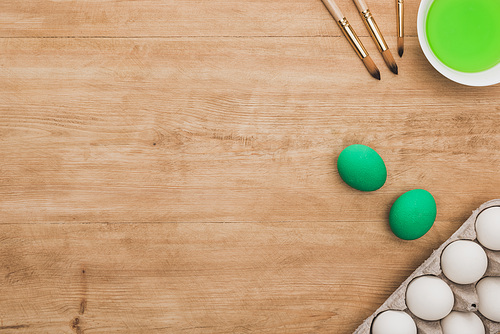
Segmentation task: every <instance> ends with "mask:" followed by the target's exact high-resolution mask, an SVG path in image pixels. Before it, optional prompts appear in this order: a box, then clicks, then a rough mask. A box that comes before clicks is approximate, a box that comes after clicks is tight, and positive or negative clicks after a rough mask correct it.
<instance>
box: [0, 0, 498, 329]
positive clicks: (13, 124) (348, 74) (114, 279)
mask: <svg viewBox="0 0 500 334" xmlns="http://www.w3.org/2000/svg"><path fill="white" fill-rule="evenodd" d="M369 4H371V10H372V13H373V14H374V15H375V17H376V18H377V21H378V23H379V26H380V27H381V30H382V32H384V34H385V37H386V40H387V42H388V43H389V45H390V46H391V47H392V49H393V54H394V55H395V56H396V50H395V46H396V37H395V36H396V26H395V20H396V14H395V3H394V1H377V2H375V1H372V2H371V3H369ZM339 6H340V7H342V9H343V10H344V12H345V14H346V16H348V18H349V19H350V21H351V23H352V25H353V26H354V28H355V29H356V30H357V31H358V33H359V35H360V36H361V39H362V41H363V42H364V43H365V45H366V47H367V49H368V51H369V52H370V53H371V55H372V58H373V59H374V61H375V63H376V64H377V65H378V67H379V68H380V71H381V75H382V80H381V81H380V82H379V81H377V80H374V79H372V78H371V77H370V76H369V74H368V73H367V71H366V70H365V68H364V67H363V65H362V63H361V61H360V60H359V59H357V57H356V56H355V54H354V52H353V50H352V49H351V47H350V46H349V44H348V43H347V41H346V40H345V39H344V37H343V36H341V35H340V30H339V29H338V27H337V26H336V24H335V23H334V21H333V20H332V18H331V17H330V15H329V14H328V12H327V10H326V9H325V7H324V6H323V4H322V3H321V1H320V0H234V1H224V0H211V1H208V0H202V1H190V0H147V1H132V0H99V1H98V0H58V1H56V0H30V1H25V0H3V1H1V3H0V156H1V160H0V223H1V225H0V296H1V297H0V333H51V334H52V333H82V334H83V333H85V334H91V333H149V334H151V333H250V332H254V333H336V334H338V333H341V334H342V333H352V332H353V331H354V329H355V328H356V327H357V326H358V325H359V324H360V323H361V322H362V320H363V319H364V318H365V317H367V316H368V315H370V314H371V313H372V312H373V311H374V310H375V309H376V308H377V307H378V306H379V305H380V304H381V303H382V302H383V301H384V300H385V299H386V298H387V297H388V296H389V295H390V294H391V292H392V291H393V290H394V289H395V288H396V287H397V286H399V284H400V283H401V282H402V281H403V280H404V279H405V278H406V277H407V276H408V275H409V274H410V273H411V272H412V271H413V270H414V269H415V268H416V267H417V266H418V265H419V264H420V263H421V262H422V261H423V260H424V259H425V258H427V257H428V256H429V255H430V253H431V252H432V250H433V249H434V248H436V247H438V246H439V245H440V244H441V243H442V242H443V241H444V240H446V239H447V238H448V237H449V236H450V235H451V234H452V233H453V232H454V231H455V230H456V229H457V228H458V227H459V226H460V225H461V224H462V222H463V221H464V220H465V219H466V218H467V217H468V216H469V214H470V213H471V211H472V210H473V209H475V208H476V207H478V206H479V205H480V204H481V203H483V202H485V201H487V200H490V199H493V198H497V197H500V150H499V147H500V126H499V121H500V119H499V118H500V117H499V116H500V85H496V86H490V87H483V88H472V87H466V86H461V85H459V84H455V83H453V82H451V81H449V80H447V79H445V78H444V77H443V76H441V75H440V74H439V73H437V72H436V71H435V70H433V68H432V67H431V66H430V64H429V63H428V62H427V61H426V59H425V57H424V55H423V54H422V52H421V50H420V47H419V45H418V41H417V37H416V11H417V7H418V1H417V0H407V4H406V48H405V53H404V56H403V58H402V59H400V58H399V57H396V60H397V62H398V65H399V71H400V74H399V75H398V76H395V75H393V74H392V73H390V72H389V69H388V68H387V67H385V66H384V63H383V61H382V58H381V56H380V54H378V53H377V52H376V48H375V45H374V44H373V43H372V41H371V40H370V38H369V37H368V33H367V31H366V29H365V28H364V26H363V25H362V22H361V20H360V19H359V16H358V14H357V13H356V9H355V6H354V3H352V2H350V1H348V0H342V1H339ZM354 143H361V144H366V145H369V146H371V147H373V148H374V149H376V150H377V151H378V152H379V153H380V154H381V156H382V157H383V158H384V160H385V162H386V164H387V168H388V175H389V176H388V180H387V182H386V184H385V186H384V187H383V188H382V189H380V190H378V191H376V192H373V193H362V192H359V191H356V190H354V189H351V188H349V187H348V186H347V185H345V184H344V183H343V182H342V181H341V179H340V177H339V175H338V173H337V171H336V157H337V156H338V154H339V153H340V151H341V150H342V149H343V148H344V147H346V146H347V145H350V144H354ZM413 188H425V189H427V190H429V191H430V192H431V193H432V194H433V195H434V196H435V198H436V201H437V203H438V217H437V220H436V223H435V225H434V227H433V228H432V229H431V230H430V232H429V233H428V234H426V235H425V236H424V237H423V238H421V239H419V240H416V241H411V242H407V241H402V240H399V239H398V238H396V237H395V236H394V235H393V234H392V233H391V231H390V229H389V227H388V222H387V216H388V211H389V208H390V206H391V204H392V202H393V201H394V200H395V199H396V198H397V197H398V196H399V195H400V194H402V193H403V192H405V191H407V190H410V189H413Z"/></svg>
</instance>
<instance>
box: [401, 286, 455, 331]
mask: <svg viewBox="0 0 500 334" xmlns="http://www.w3.org/2000/svg"><path fill="white" fill-rule="evenodd" d="M454 302H455V298H454V296H453V291H451V288H450V287H449V286H448V284H446V283H445V282H444V281H443V280H442V279H440V278H438V277H435V276H420V277H417V278H415V279H414V280H413V281H411V282H410V284H408V288H407V289H406V305H407V306H408V309H409V310H410V311H411V313H413V314H414V315H416V316H417V317H419V318H420V319H423V320H429V321H434V320H441V319H443V318H444V317H446V316H447V315H448V314H449V313H450V312H451V309H452V308H453V303H454Z"/></svg>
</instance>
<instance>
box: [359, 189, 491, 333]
mask: <svg viewBox="0 0 500 334" xmlns="http://www.w3.org/2000/svg"><path fill="white" fill-rule="evenodd" d="M488 209H492V210H490V211H488V212H489V214H490V216H491V213H493V212H494V213H495V215H496V216H495V217H494V220H495V223H496V226H495V227H494V228H495V229H496V230H494V232H495V233H490V236H489V238H490V239H491V238H494V239H495V240H493V242H496V243H497V245H498V243H499V242H500V239H499V238H498V234H497V233H498V232H499V231H500V199H495V200H492V201H489V202H486V203H484V204H482V205H481V206H480V207H479V208H478V209H476V210H475V211H474V212H473V213H472V215H471V216H470V217H469V218H468V219H467V220H466V221H465V223H464V224H463V225H462V226H461V227H460V228H459V229H458V230H457V231H456V232H455V233H454V234H453V235H452V236H451V237H450V238H449V239H448V240H446V241H445V242H444V243H443V244H442V245H441V246H440V247H439V248H438V249H436V250H434V252H433V253H432V254H431V256H430V257H429V258H428V259H427V260H426V261H424V263H423V264H422V265H420V267H418V268H417V269H416V270H415V271H414V272H413V273H412V274H411V275H410V276H409V277H408V278H407V279H406V280H405V281H404V282H403V283H402V284H401V285H400V286H399V287H398V288H397V289H396V291H394V293H393V294H392V295H391V296H390V297H389V298H388V299H387V300H386V301H385V302H384V303H383V304H382V306H380V307H379V308H378V309H377V310H376V311H375V312H374V313H373V314H372V315H371V316H369V317H368V318H367V319H365V321H364V322H363V323H362V324H361V325H360V326H359V327H358V328H357V329H356V331H355V332H354V334H372V325H373V322H374V320H375V319H376V317H377V316H378V315H380V314H382V313H383V312H385V311H390V310H392V311H403V312H405V313H406V314H407V315H409V317H411V319H413V321H414V322H415V324H416V328H417V329H418V333H419V334H447V333H444V331H443V323H442V320H441V318H442V317H439V319H437V320H434V319H433V320H423V319H422V316H420V317H418V316H416V315H415V314H414V312H415V313H418V312H416V310H415V309H414V308H413V307H408V303H407V297H410V296H407V291H408V286H409V285H411V284H412V283H413V282H416V281H417V280H416V279H417V278H421V277H437V278H439V279H441V280H442V282H445V283H446V284H447V285H448V286H449V287H450V288H451V291H452V292H453V294H452V295H453V298H452V301H451V302H450V308H451V309H452V310H453V311H458V312H467V313H460V314H475V315H476V316H477V317H476V316H473V315H472V317H474V318H476V321H477V322H479V321H478V320H477V319H480V320H481V322H482V326H484V333H489V334H499V333H500V322H498V321H500V319H498V318H497V317H498V316H500V315H499V312H500V296H498V294H499V289H500V248H498V247H497V248H495V247H490V246H488V245H487V242H485V241H483V239H481V237H480V238H479V239H481V241H482V243H483V244H481V242H479V241H478V238H477V231H476V220H477V217H478V216H479V215H480V214H482V213H485V212H486V210H488ZM485 216H486V215H483V217H485ZM489 220H490V222H491V220H492V219H491V217H490V218H489ZM490 225H491V224H490ZM483 235H484V232H483ZM483 238H484V237H483ZM486 238H488V235H486ZM458 240H467V241H471V242H474V243H475V244H476V245H479V246H480V247H481V248H482V249H484V252H483V253H486V256H487V261H485V262H486V265H485V267H486V268H485V270H483V272H482V273H481V274H480V277H478V278H477V279H476V280H475V281H474V282H472V283H468V284H457V283H455V282H453V281H452V280H450V279H449V278H448V277H447V276H446V275H445V274H444V273H443V269H442V263H441V261H442V254H443V251H444V250H445V249H446V247H447V246H448V245H450V244H452V243H453V242H455V241H458ZM462 243H463V242H462ZM469 244H470V242H469ZM473 246H474V247H476V248H479V247H477V246H475V245H473ZM485 246H486V247H489V248H491V249H489V248H486V247H485ZM492 249H496V250H492ZM480 252H482V251H481V250H480ZM458 260H459V261H460V256H458ZM476 260H477V259H475V260H474V263H477V261H476ZM445 272H446V273H447V274H448V276H451V275H450V274H449V273H448V272H447V271H446V270H445ZM484 278H488V279H489V280H490V282H491V278H493V280H495V282H494V284H493V285H495V289H496V291H495V292H494V293H493V294H490V293H489V291H486V292H482V293H483V295H485V294H488V295H486V297H487V298H485V297H482V298H485V299H489V300H484V299H483V304H481V305H480V300H479V294H478V289H477V288H478V282H480V281H481V280H482V279H484ZM436 281H437V280H436ZM454 281H456V279H454ZM483 282H485V281H483ZM441 284H442V283H441ZM481 284H483V283H481ZM483 285H485V284H483ZM481 289H483V291H485V290H484V288H481ZM483 295H482V296H483ZM431 304H432V303H428V305H424V306H423V307H426V306H427V307H428V308H429V309H432V307H433V305H431ZM487 304H489V305H487ZM410 306H412V305H410ZM410 308H411V309H412V310H413V311H414V312H412V311H411V310H410ZM487 308H490V309H493V313H494V316H491V315H489V314H487V313H488V312H487V311H489V310H488V309H487ZM424 312H425V311H424ZM393 313H399V314H402V315H403V316H404V317H406V318H408V319H410V318H409V317H407V316H406V314H403V313H401V312H393ZM452 313H455V312H452ZM483 313H484V314H483ZM447 314H449V310H448V311H447ZM456 314H457V313H456ZM404 317H403V318H404ZM386 318H387V317H386ZM424 318H425V317H424ZM491 318H494V319H495V320H496V321H492V320H491ZM403 320H404V319H403ZM409 321H410V322H411V320H409ZM412 326H413V327H415V326H414V325H413V324H412ZM482 326H481V327H482ZM389 327H390V325H389ZM393 329H394V327H393ZM463 329H464V328H462V331H463ZM392 332H396V331H391V333H392ZM410 332H413V333H415V332H416V331H415V329H413V330H410ZM480 332H482V329H481V331H480Z"/></svg>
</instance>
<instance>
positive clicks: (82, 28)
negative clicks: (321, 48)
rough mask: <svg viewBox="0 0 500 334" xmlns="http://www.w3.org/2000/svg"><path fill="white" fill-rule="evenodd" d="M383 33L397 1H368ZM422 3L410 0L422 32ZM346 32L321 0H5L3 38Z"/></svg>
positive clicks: (348, 5)
mask: <svg viewBox="0 0 500 334" xmlns="http://www.w3.org/2000/svg"><path fill="white" fill-rule="evenodd" d="M337 3H338V6H339V7H340V8H341V10H342V12H343V13H344V15H346V16H347V17H348V18H349V20H350V21H351V24H352V25H353V26H354V27H355V28H356V30H357V31H358V32H359V35H363V36H369V35H368V32H367V31H366V29H365V28H364V25H363V23H362V21H361V20H360V19H359V14H358V12H357V10H356V6H355V5H354V3H353V2H352V0H337ZM368 5H369V7H370V10H371V12H372V13H373V15H374V16H375V17H376V19H377V22H378V23H379V25H380V28H381V29H382V32H383V33H385V34H387V35H388V36H395V35H396V21H395V20H396V18H395V16H396V5H395V3H394V2H392V1H374V0H372V1H370V2H368ZM417 7H418V2H417V1H408V2H407V3H405V11H406V13H408V15H407V17H406V22H405V23H406V25H405V27H406V31H407V33H408V34H412V35H413V36H415V35H416V18H417V15H416V12H417ZM324 35H333V36H340V35H341V32H340V30H339V29H338V27H337V25H336V24H335V22H333V21H332V18H331V16H330V14H329V13H328V11H327V10H326V8H325V7H324V5H323V3H322V2H321V0H312V1H311V0H280V1H275V0H248V1H241V0H238V1H227V0H211V1H195V0H143V1H135V0H58V1H55V0H49V1H47V0H30V1H24V0H2V1H1V2H0V37H25V36H60V37H67V36H110V37H123V36H126V37H130V36H136V37H137V36H141V37H159V36H162V37H172V36H177V37H188V36H196V37H200V36H219V37H223V36H324Z"/></svg>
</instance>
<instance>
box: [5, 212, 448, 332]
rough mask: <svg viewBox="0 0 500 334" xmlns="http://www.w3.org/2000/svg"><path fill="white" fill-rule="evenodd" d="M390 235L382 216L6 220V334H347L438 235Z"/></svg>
mask: <svg viewBox="0 0 500 334" xmlns="http://www.w3.org/2000/svg"><path fill="white" fill-rule="evenodd" d="M387 239H388V231H387V225H386V224H385V223H384V222H376V221H373V222H366V223H363V222H357V223H354V224H353V223H352V222H340V221H338V222H333V223H332V222H327V223H324V222H314V223H302V224H296V223H272V224H269V223H244V224H235V223H233V224H223V223H214V224H207V223H190V224H182V223H181V224H176V223H174V224H151V223H141V224H98V223H97V224H73V223H67V224H18V225H4V226H3V227H2V237H1V242H0V261H1V263H2V266H1V267H0V281H1V284H0V293H1V295H2V298H1V299H0V310H1V311H0V319H1V320H0V333H9V332H20V333H22V332H25V333H86V334H90V333H248V332H258V333H305V332H307V333H310V332H315V333H349V332H352V331H354V329H355V327H356V326H357V324H356V323H358V322H361V321H362V320H363V318H364V317H366V316H368V315H370V314H371V312H373V308H374V307H376V305H377V304H380V303H381V302H382V301H383V300H384V299H385V298H386V297H387V296H388V295H389V294H390V293H391V292H392V290H393V289H394V288H396V287H397V284H398V283H396V282H397V281H398V280H399V281H402V280H403V279H404V278H405V277H406V276H407V275H408V274H409V273H410V272H411V269H410V268H413V267H415V266H418V264H419V261H421V260H423V259H425V257H426V256H427V255H428V254H427V253H428V252H429V249H431V247H432V246H437V245H438V243H437V238H436V234H432V235H428V236H426V237H424V239H421V240H419V241H417V242H415V243H405V242H402V241H397V240H395V239H396V237H393V238H392V239H393V240H391V241H392V243H388V242H386V241H387ZM389 239H390V238H389ZM394 245H398V247H394ZM415 253H416V254H417V255H416V256H415ZM347 259H349V260H348V261H346V260H347Z"/></svg>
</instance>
